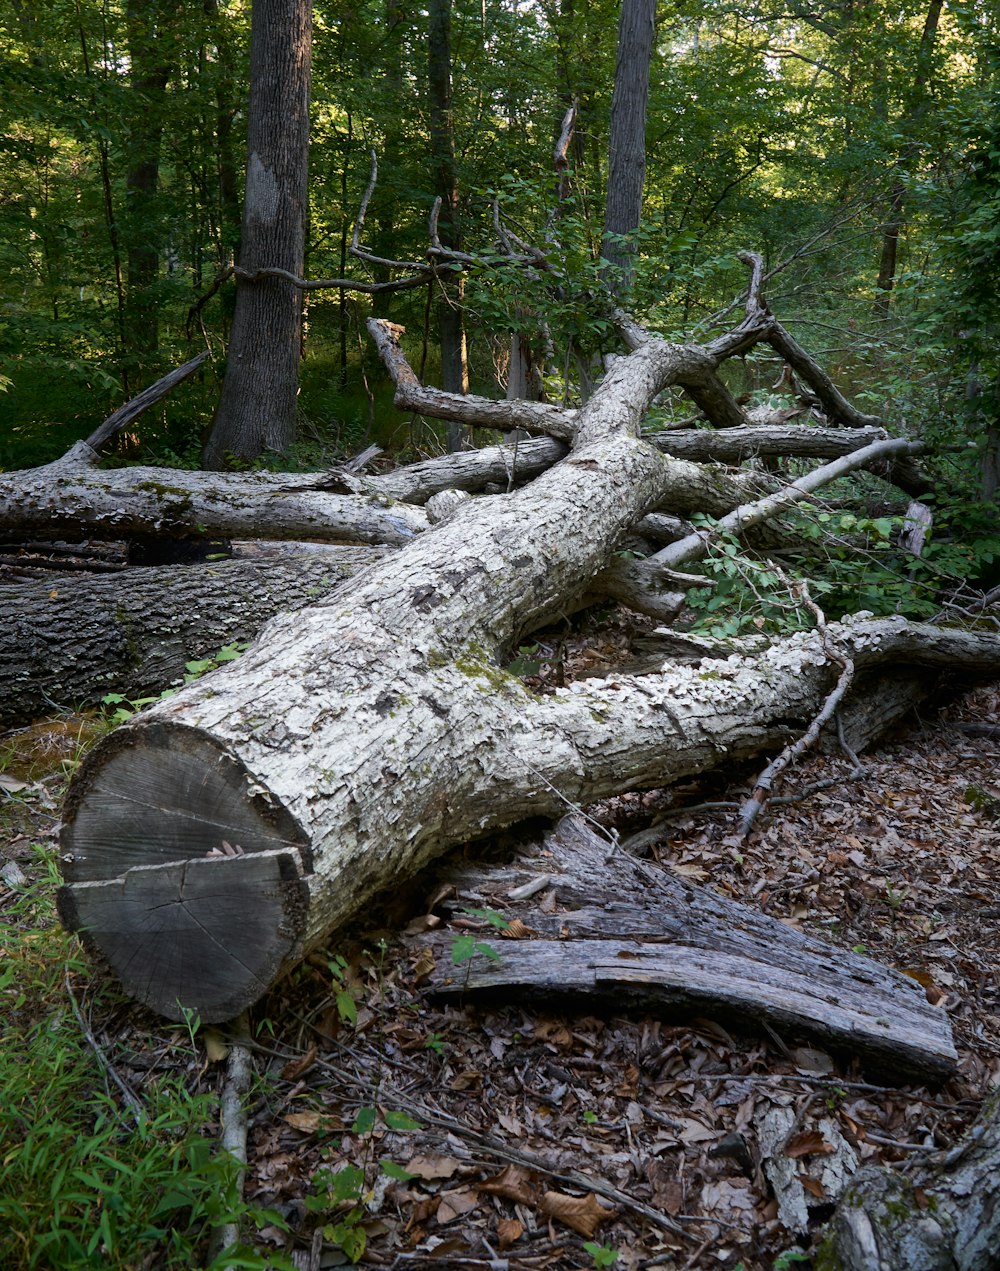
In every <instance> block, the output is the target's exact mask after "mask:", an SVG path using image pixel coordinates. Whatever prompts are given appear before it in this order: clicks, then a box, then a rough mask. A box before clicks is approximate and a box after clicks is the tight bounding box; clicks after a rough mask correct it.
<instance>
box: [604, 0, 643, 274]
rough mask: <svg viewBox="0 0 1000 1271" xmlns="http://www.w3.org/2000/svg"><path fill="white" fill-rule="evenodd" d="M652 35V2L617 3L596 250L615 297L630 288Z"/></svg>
mask: <svg viewBox="0 0 1000 1271" xmlns="http://www.w3.org/2000/svg"><path fill="white" fill-rule="evenodd" d="M655 30H656V0H622V9H621V18H620V19H619V24H618V61H617V65H616V67H615V90H614V95H613V97H612V101H611V135H610V138H609V141H608V199H607V205H606V209H605V214H604V245H603V247H602V253H603V255H604V259H605V260H606V261H608V262H609V264H610V265H612V267H613V268H612V270H611V271H610V272H609V277H608V282H609V285H610V286H611V288H612V290H613V291H615V292H623V291H627V290H628V289H629V287H630V286H631V283H632V274H633V268H634V266H633V259H634V256H635V250H636V249H635V243H634V236H635V234H636V232H637V230H638V229H639V223H640V221H641V220H642V189H643V184H644V182H645V179H646V103H647V100H648V98H649V63H650V59H651V57H652V53H653V35H654V33H655ZM630 238H631V239H632V241H631V242H630V241H629V239H630ZM623 239H624V240H625V241H622V240H623Z"/></svg>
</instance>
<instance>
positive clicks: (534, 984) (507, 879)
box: [415, 817, 957, 1080]
mask: <svg viewBox="0 0 1000 1271" xmlns="http://www.w3.org/2000/svg"><path fill="white" fill-rule="evenodd" d="M442 883H444V884H446V885H449V886H450V887H452V888H454V893H453V894H452V895H451V896H449V899H448V902H447V904H448V908H449V910H451V911H452V912H457V913H458V914H460V915H461V916H462V917H463V919H464V922H463V928H462V931H463V933H464V934H465V935H466V936H468V931H469V925H470V924H469V919H468V917H467V913H468V910H469V908H470V907H472V908H474V909H483V908H485V909H488V910H492V911H493V912H494V913H496V914H499V915H502V917H503V919H504V920H506V922H507V924H508V925H507V927H506V928H504V929H501V930H500V931H499V932H498V931H497V930H496V929H495V928H492V927H491V926H490V925H489V924H488V923H487V922H483V923H482V924H481V928H482V929H481V934H477V935H476V940H477V942H480V941H483V942H488V944H489V948H490V950H491V955H486V954H481V955H480V956H475V957H473V958H471V959H466V960H465V961H463V963H462V964H461V965H459V966H456V965H455V962H454V959H453V956H452V954H453V949H454V944H455V940H456V934H457V933H456V930H455V929H453V928H447V927H446V928H444V929H441V930H438V931H435V932H434V933H433V934H430V935H424V936H420V937H419V939H418V940H417V941H416V942H415V943H416V945H417V947H418V949H419V950H427V951H428V952H429V953H430V954H431V960H428V959H427V957H426V956H420V957H419V962H420V966H421V967H422V969H423V972H424V978H423V980H422V983H423V984H424V987H425V989H426V990H427V991H429V992H431V993H434V994H437V995H450V996H459V997H462V998H477V997H482V996H490V995H497V994H500V995H502V996H503V997H505V998H507V999H510V998H514V999H516V1000H518V1001H521V1000H523V999H524V998H525V997H526V996H528V997H535V998H538V997H544V998H548V999H550V1000H551V999H552V998H558V999H570V1000H573V1001H575V1002H578V1003H580V1004H581V1005H582V1006H583V1007H584V1009H587V1008H593V1006H594V1005H602V1006H607V1005H609V1004H610V1005H612V1006H613V1007H614V1008H615V1009H622V1008H624V1007H626V1006H629V1007H634V1008H637V1009H652V1010H654V1011H655V1012H656V1013H658V1014H662V1013H663V1012H664V1010H666V1011H667V1012H669V1013H670V1014H671V1015H674V1014H676V1013H686V1014H692V1013H693V1014H709V1015H711V1017H712V1018H719V1017H721V1018H722V1019H723V1020H727V1019H730V1020H735V1021H736V1022H737V1023H739V1024H741V1025H743V1026H744V1027H745V1026H747V1025H749V1026H750V1027H751V1028H757V1029H759V1027H760V1023H761V1021H762V1020H763V1021H765V1022H767V1023H768V1024H770V1025H771V1026H772V1027H773V1028H774V1029H776V1030H777V1031H778V1032H779V1033H781V1034H782V1035H784V1036H789V1035H797V1034H799V1033H803V1032H805V1033H808V1034H809V1035H810V1036H812V1037H813V1038H815V1039H817V1040H819V1042H820V1043H821V1044H822V1045H823V1046H825V1047H827V1048H829V1049H832V1050H840V1051H846V1052H847V1053H848V1054H849V1055H852V1056H860V1057H861V1058H862V1059H863V1060H865V1061H866V1062H868V1063H869V1064H870V1065H871V1066H872V1067H873V1068H874V1069H876V1070H880V1071H883V1072H885V1071H888V1072H891V1073H893V1075H894V1076H895V1077H898V1076H899V1075H900V1074H905V1075H906V1076H907V1077H912V1078H916V1079H918V1080H941V1079H943V1078H945V1077H947V1076H949V1075H950V1074H951V1073H952V1071H953V1070H954V1066H955V1062H956V1059H957V1056H956V1052H955V1047H954V1045H953V1043H952V1038H951V1028H950V1025H949V1023H948V1017H947V1015H946V1014H945V1012H944V1011H942V1010H938V1009H936V1008H934V1007H932V1006H930V1005H929V1004H928V1002H927V997H926V994H925V993H924V991H923V989H922V988H921V987H920V986H919V985H918V984H917V983H916V982H915V981H914V980H912V979H910V978H909V977H907V976H905V975H902V974H900V973H899V972H896V971H893V970H890V969H889V968H888V967H883V966H881V965H879V964H878V963H877V962H873V961H872V960H871V959H870V958H865V957H862V956H860V955H859V954H856V953H852V952H850V951H849V950H847V949H838V948H835V947H834V946H832V945H831V944H830V943H829V942H827V941H825V940H819V939H816V938H814V937H811V936H808V935H806V934H805V933H804V932H801V931H797V930H795V929H793V928H791V927H788V926H786V925H785V924H784V923H782V922H779V921H778V920H777V919H775V918H769V917H767V916H766V915H765V914H762V913H760V912H759V911H758V910H756V909H753V908H751V907H749V906H746V905H740V904H737V903H736V902H735V901H732V900H727V899H726V898H725V897H723V896H720V895H718V894H717V893H716V892H713V891H712V890H711V889H709V888H705V887H696V886H694V885H692V884H691V883H690V882H688V881H686V880H682V879H680V878H678V877H676V876H674V875H672V874H671V873H670V871H669V870H668V869H661V868H660V867H658V866H655V865H650V864H648V863H647V862H645V861H640V860H637V859H636V858H635V857H632V856H629V855H628V854H627V853H625V852H623V851H622V850H621V849H620V848H618V847H616V846H615V845H614V844H613V843H611V842H609V840H608V839H607V838H602V837H600V836H599V835H598V834H596V833H595V832H594V830H592V829H591V828H590V827H589V826H588V825H587V824H586V822H585V821H584V820H583V819H582V818H580V817H565V818H564V819H563V820H562V821H561V822H560V823H559V826H558V827H557V829H556V830H555V832H554V833H552V834H550V835H547V836H546V838H545V840H544V843H543V844H542V845H541V846H540V847H536V848H534V850H532V849H530V848H529V849H527V850H524V851H521V852H519V853H518V854H517V857H516V859H515V860H514V861H513V862H511V863H509V864H503V865H493V866H484V865H479V864H472V865H469V864H465V863H462V864H460V865H458V866H457V867H456V868H454V869H451V870H448V871H447V872H446V873H445V875H444V877H443V879H442ZM505 937H508V938H505Z"/></svg>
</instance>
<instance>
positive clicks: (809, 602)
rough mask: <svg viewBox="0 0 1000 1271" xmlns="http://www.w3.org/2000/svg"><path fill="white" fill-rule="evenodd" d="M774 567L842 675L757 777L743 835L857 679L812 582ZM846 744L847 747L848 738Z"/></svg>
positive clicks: (743, 812)
mask: <svg viewBox="0 0 1000 1271" xmlns="http://www.w3.org/2000/svg"><path fill="white" fill-rule="evenodd" d="M771 568H772V569H774V570H775V572H776V573H777V574H778V576H779V578H781V580H782V581H783V582H784V583H785V584H786V585H787V586H789V588H791V589H792V592H793V594H797V595H798V597H799V599H800V600H801V601H802V603H803V604H804V605H806V606H807V607H808V608H809V609H810V610H811V611H812V614H813V617H814V618H815V620H816V629H817V631H818V632H819V633H820V636H821V638H822V641H823V648H824V649H825V650H826V652H827V654H828V655H829V657H830V660H831V661H833V662H836V663H837V665H838V666H839V667H840V675H839V676H838V677H837V683H836V685H835V686H834V687H833V689H832V690H831V691H830V693H828V694H827V697H826V699H825V701H824V702H823V705H822V707H821V709H820V710H819V711H818V713H817V714H816V715H815V716H814V718H813V720H812V722H811V723H810V725H809V727H808V728H807V729H806V731H805V732H804V733H803V734H802V736H801V737H799V739H798V740H797V741H796V742H794V743H793V744H792V745H789V746H786V747H785V748H784V750H783V751H782V752H781V754H780V755H778V756H777V757H776V758H775V759H772V760H771V762H770V763H769V764H768V765H767V767H766V768H765V769H764V771H763V772H762V773H761V774H760V776H759V777H758V778H757V780H756V782H755V783H754V788H753V790H752V792H751V794H750V798H749V799H747V801H746V802H745V803H744V804H743V807H742V809H741V811H740V820H739V827H738V830H737V833H738V835H739V837H740V838H741V839H746V837H747V836H748V835H749V833H750V831H751V830H752V829H753V825H754V822H755V821H756V819H757V816H758V814H759V813H760V811H761V809H762V808H763V807H764V805H765V803H766V802H767V801H768V799H769V797H770V794H771V791H772V790H773V788H774V784H775V782H776V781H778V780H779V779H780V777H781V774H782V773H783V772H784V771H785V769H786V768H787V767H788V766H789V764H791V763H794V762H795V760H796V759H798V758H800V756H802V755H804V754H805V752H806V751H807V750H809V749H810V748H811V747H812V746H814V745H815V744H816V742H817V740H818V738H819V735H820V733H821V732H822V730H823V728H824V727H825V726H826V725H827V724H828V723H829V721H830V720H831V719H832V718H833V716H834V715H835V714H836V712H837V711H838V709H839V707H840V704H841V702H842V701H843V700H844V697H845V695H846V693H847V691H848V689H849V688H850V687H851V684H852V682H853V680H854V662H853V661H852V660H851V658H849V657H847V656H846V655H845V654H844V653H843V652H842V651H841V650H840V649H838V648H837V646H836V644H835V643H834V642H833V641H832V640H830V639H829V638H828V637H829V632H828V631H827V626H826V615H825V614H824V613H823V611H822V609H820V607H819V606H818V605H817V604H816V603H815V602H814V601H813V599H812V597H811V596H810V595H809V586H808V584H807V583H806V581H805V580H804V579H802V580H800V581H798V582H796V583H794V584H793V583H791V582H790V580H789V579H788V578H786V577H785V575H784V574H783V573H782V572H781V570H780V569H777V567H776V566H774V565H772V566H771ZM841 735H842V734H841ZM844 745H845V747H846V742H845V743H844ZM854 758H855V767H859V766H860V765H859V764H857V762H856V761H857V756H854Z"/></svg>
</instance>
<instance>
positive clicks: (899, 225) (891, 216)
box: [875, 0, 944, 317]
mask: <svg viewBox="0 0 1000 1271" xmlns="http://www.w3.org/2000/svg"><path fill="white" fill-rule="evenodd" d="M943 7H944V0H930V4H929V6H928V9H927V16H926V18H925V19H924V29H923V31H922V32H921V35H920V44H919V46H918V48H917V65H916V70H915V72H914V76H913V84H912V85H911V87H910V92H909V94H908V101H907V104H906V106H905V108H904V111H903V118H902V120H901V121H900V125H899V127H900V130H901V131H904V132H905V131H911V130H912V129H913V127H914V125H915V124H916V123H917V122H918V120H919V117H920V115H921V114H922V112H923V108H924V105H925V100H926V99H925V92H924V90H925V89H926V87H927V81H928V79H929V78H930V73H931V61H932V58H933V55H934V43H935V41H936V39H937V31H938V23H939V21H940V18H941V10H942V8H943ZM913 148H914V142H913V140H910V141H908V142H907V143H905V145H904V147H903V149H902V151H901V153H900V154H899V155H898V156H897V158H896V161H895V163H894V164H893V178H892V187H891V190H890V193H889V202H888V208H887V212H886V219H885V223H884V225H883V227H882V254H881V257H880V259H879V269H878V279H877V280H876V283H875V286H876V289H877V293H878V294H877V295H876V297H875V312H876V314H878V315H880V316H882V317H885V316H886V315H887V314H888V312H889V301H890V299H891V296H892V289H893V287H894V286H895V284H896V267H897V261H898V256H899V236H900V234H901V233H902V231H903V225H904V221H903V204H904V202H905V200H906V184H905V181H904V176H905V173H906V169H907V166H908V164H909V162H910V158H911V153H912V151H913Z"/></svg>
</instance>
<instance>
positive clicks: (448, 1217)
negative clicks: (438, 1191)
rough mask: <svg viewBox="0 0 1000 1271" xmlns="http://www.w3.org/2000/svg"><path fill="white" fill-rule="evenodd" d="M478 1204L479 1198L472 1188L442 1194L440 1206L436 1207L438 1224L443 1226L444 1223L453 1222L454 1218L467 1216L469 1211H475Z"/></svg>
mask: <svg viewBox="0 0 1000 1271" xmlns="http://www.w3.org/2000/svg"><path fill="white" fill-rule="evenodd" d="M478 1204H479V1196H478V1194H477V1192H476V1189H475V1188H474V1187H463V1188H460V1189H459V1190H457V1191H453V1192H444V1193H443V1194H442V1196H441V1204H440V1205H438V1211H437V1220H438V1223H439V1224H440V1225H441V1226H444V1225H445V1223H449V1222H454V1221H455V1219H456V1218H461V1217H462V1215H463V1214H467V1213H468V1212H469V1210H470V1209H475V1207H476V1206H477V1205H478Z"/></svg>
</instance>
